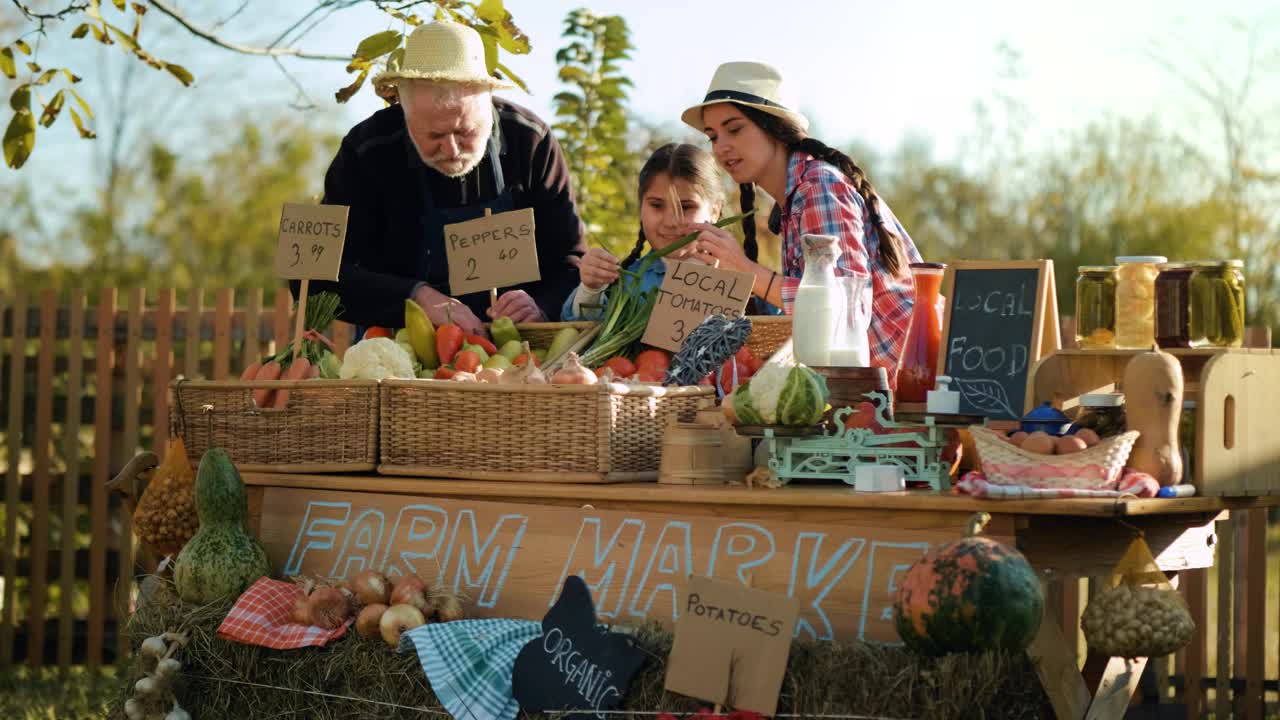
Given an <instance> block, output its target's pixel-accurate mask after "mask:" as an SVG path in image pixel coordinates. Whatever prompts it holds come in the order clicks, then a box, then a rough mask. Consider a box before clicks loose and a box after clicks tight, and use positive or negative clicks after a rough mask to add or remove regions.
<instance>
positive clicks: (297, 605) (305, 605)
mask: <svg viewBox="0 0 1280 720" xmlns="http://www.w3.org/2000/svg"><path fill="white" fill-rule="evenodd" d="M289 621H290V622H294V623H297V624H299V625H311V624H312V622H311V602H310V600H309V598H308V597H307V596H306V595H299V596H298V599H297V600H294V601H293V612H292V613H290V614H289Z"/></svg>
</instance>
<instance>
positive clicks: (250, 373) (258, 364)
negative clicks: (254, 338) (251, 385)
mask: <svg viewBox="0 0 1280 720" xmlns="http://www.w3.org/2000/svg"><path fill="white" fill-rule="evenodd" d="M259 370H262V361H261V360H256V361H254V362H253V363H251V364H250V365H249V367H247V368H245V369H244V372H242V373H240V382H244V381H246V380H252V379H253V378H254V377H255V376H257V374H258V371H259Z"/></svg>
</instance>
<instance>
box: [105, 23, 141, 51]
mask: <svg viewBox="0 0 1280 720" xmlns="http://www.w3.org/2000/svg"><path fill="white" fill-rule="evenodd" d="M107 29H108V30H110V31H111V34H112V35H115V36H116V40H117V41H118V42H119V43H120V44H121V45H123V46H125V47H126V48H128V49H130V50H132V51H133V52H135V53H136V52H138V51H139V50H140V48H139V47H138V43H137V41H135V40H134V39H133V38H131V37H129V33H127V32H125V31H123V30H121V29H120V28H118V27H116V26H115V25H111V24H107Z"/></svg>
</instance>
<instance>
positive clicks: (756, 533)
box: [707, 522, 777, 585]
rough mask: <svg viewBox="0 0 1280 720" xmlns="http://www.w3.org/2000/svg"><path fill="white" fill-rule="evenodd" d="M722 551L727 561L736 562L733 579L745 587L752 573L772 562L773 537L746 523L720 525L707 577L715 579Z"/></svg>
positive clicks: (712, 548) (761, 529) (759, 527)
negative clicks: (734, 577)
mask: <svg viewBox="0 0 1280 720" xmlns="http://www.w3.org/2000/svg"><path fill="white" fill-rule="evenodd" d="M722 547H723V555H724V559H725V560H726V561H729V560H738V565H737V571H736V575H737V578H738V581H739V582H741V583H742V584H744V585H746V584H748V583H747V578H748V576H750V574H751V572H752V571H753V570H755V569H756V568H758V567H761V566H763V565H764V564H765V563H767V562H769V561H770V560H772V559H773V556H774V554H775V553H776V551H777V547H776V545H775V543H774V540H773V533H771V532H769V531H768V530H766V529H764V528H763V527H761V526H760V525H757V524H755V523H747V522H736V523H728V524H726V525H721V526H720V528H719V529H717V530H716V540H715V542H714V543H712V545H711V561H710V562H709V563H708V564H707V577H716V563H717V561H718V560H719V559H720V557H721V552H722V551H721V548H722ZM757 548H759V550H758V551H757Z"/></svg>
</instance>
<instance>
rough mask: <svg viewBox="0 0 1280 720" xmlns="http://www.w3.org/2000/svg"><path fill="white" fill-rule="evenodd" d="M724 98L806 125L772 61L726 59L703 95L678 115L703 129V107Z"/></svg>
mask: <svg viewBox="0 0 1280 720" xmlns="http://www.w3.org/2000/svg"><path fill="white" fill-rule="evenodd" d="M727 102H732V103H737V104H739V105H746V106H747V107H751V108H755V109H756V110H759V111H761V112H766V113H769V114H770V115H776V116H778V117H781V118H786V119H788V120H790V121H791V122H793V123H795V124H796V125H798V126H799V127H800V129H801V130H808V129H809V119H808V118H806V117H805V116H804V115H801V114H800V113H799V112H796V111H795V110H792V109H791V108H793V107H795V105H794V104H792V102H791V98H790V97H789V96H788V95H787V94H786V93H785V92H784V89H783V85H782V73H780V72H778V69H777V68H775V67H773V66H772V65H766V64H764V63H758V62H727V63H724V64H723V65H721V66H720V67H718V68H716V74H715V75H713V76H712V77H711V86H710V87H709V88H707V95H706V97H704V98H703V99H702V102H700V103H698V104H697V105H694V106H693V107H691V108H689V109H688V110H685V111H684V113H682V114H681V115H680V119H681V120H683V121H684V123H685V124H686V125H688V126H690V127H692V128H693V129H694V130H697V131H698V132H702V131H703V128H704V127H705V126H704V125H703V124H702V109H703V108H705V107H707V106H708V105H716V104H719V103H727Z"/></svg>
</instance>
